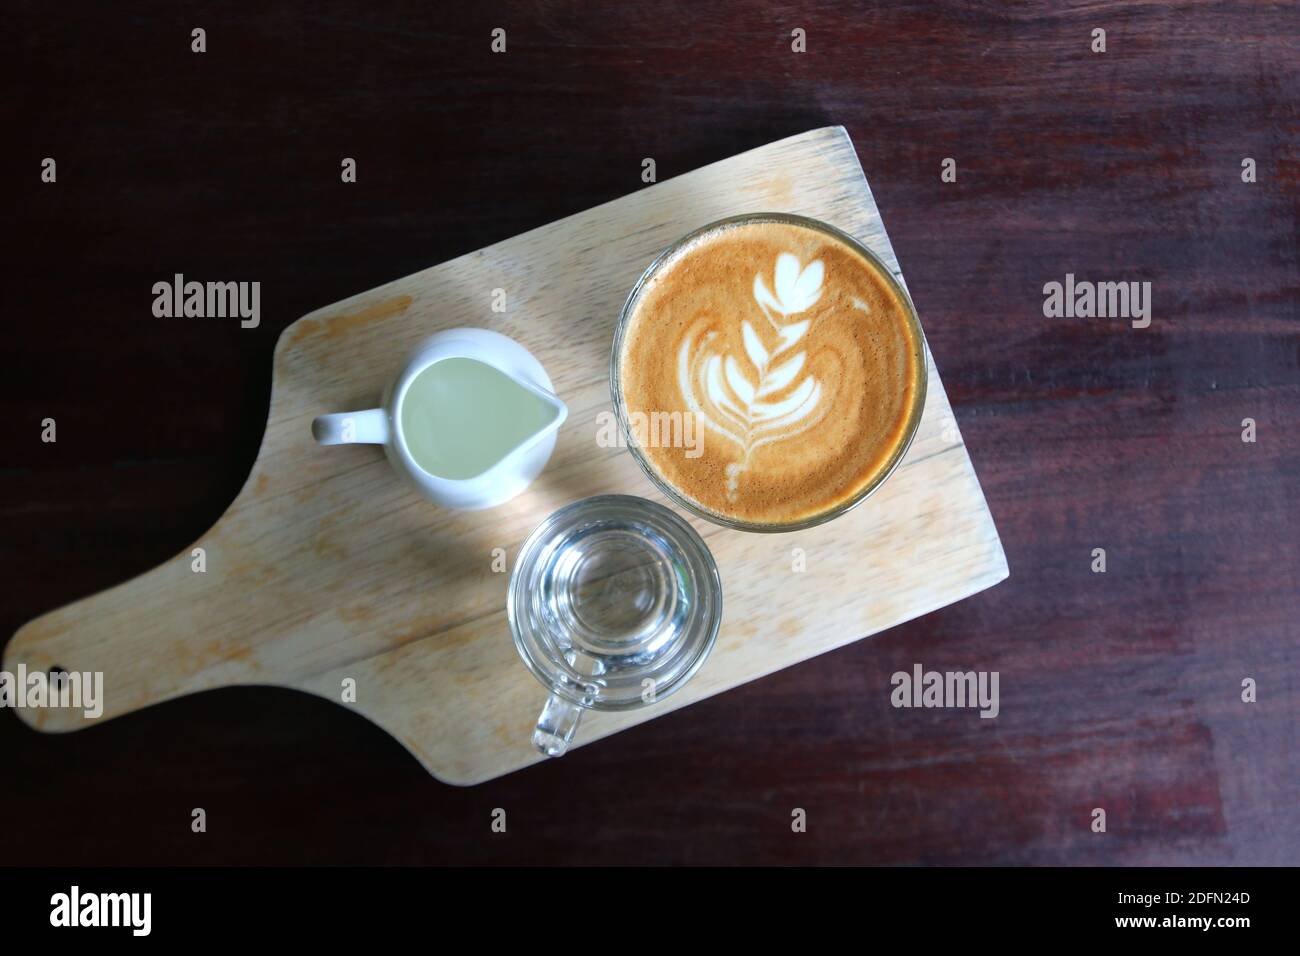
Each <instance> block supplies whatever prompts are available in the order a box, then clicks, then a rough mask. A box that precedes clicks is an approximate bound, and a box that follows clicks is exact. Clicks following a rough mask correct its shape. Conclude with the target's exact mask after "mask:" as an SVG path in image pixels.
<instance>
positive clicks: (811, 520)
mask: <svg viewBox="0 0 1300 956" xmlns="http://www.w3.org/2000/svg"><path fill="white" fill-rule="evenodd" d="M926 376H927V368H926V352H925V339H924V336H923V333H922V331H921V325H920V322H919V320H918V319H917V316H916V310H915V308H914V307H913V305H912V301H911V299H910V298H909V297H908V295H907V292H906V290H905V289H904V288H903V287H902V285H901V284H900V283H899V282H898V280H897V279H895V277H894V276H893V275H892V274H891V273H890V271H889V269H888V268H887V267H886V266H885V265H884V263H882V262H881V261H880V259H878V258H877V257H876V256H875V255H874V254H872V253H871V252H870V251H869V250H868V249H867V248H866V247H865V246H863V245H862V244H861V243H859V242H858V241H857V240H856V239H854V238H853V237H852V236H849V235H848V234H846V233H844V232H842V231H841V230H839V229H836V228H835V227H834V226H830V225H827V224H826V223H823V222H819V221H817V220H815V219H808V218H806V217H803V216H795V215H788V214H784V213H755V214H749V215H743V216H734V217H731V218H729V219H723V220H720V221H718V222H714V223H711V224H709V225H707V226H704V227H702V228H700V229H697V230H696V231H694V232H692V233H690V234H689V235H687V236H686V237H684V238H683V239H681V240H679V241H678V242H676V243H674V244H673V245H672V246H670V247H669V248H668V249H667V250H665V251H664V252H663V253H662V254H661V255H660V256H659V257H658V258H656V259H655V260H654V262H653V263H651V264H650V267H649V268H648V269H646V271H645V273H644V274H643V275H642V276H641V278H640V279H639V280H638V281H637V283H636V285H635V287H634V288H633V289H632V292H631V294H630V295H629V296H628V299H627V302H626V304H625V305H624V306H623V311H622V314H621V315H620V317H619V321H618V326H617V329H616V331H615V334H614V346H613V352H612V355H611V360H610V387H611V391H612V393H613V401H614V408H615V412H616V414H617V416H618V419H619V424H620V427H621V428H622V431H623V436H624V438H625V440H626V441H627V444H628V448H629V449H630V450H631V452H632V454H633V456H634V457H635V458H636V460H637V462H638V464H640V466H641V468H642V470H644V472H645V473H646V475H647V477H649V479H650V480H651V481H652V482H653V483H654V484H655V485H656V486H657V487H658V488H659V489H660V491H662V492H663V493H664V494H665V495H666V496H667V497H668V498H669V499H670V500H671V501H673V502H675V503H676V504H678V505H680V506H681V507H682V508H684V509H686V510H687V511H690V512H692V513H694V514H696V515H699V516H700V517H703V518H706V519H708V520H710V521H713V522H716V523H717V524H720V525H723V526H725V527H728V528H735V529H738V530H743V531H760V532H778V531H797V530H801V529H804V528H810V527H812V526H814V525H818V524H821V523H822V522H825V521H829V520H831V519H832V518H835V517H838V516H839V515H842V514H844V513H845V512H847V511H848V510H849V509H851V508H853V507H854V506H855V505H858V504H860V503H861V502H862V501H863V500H865V499H866V498H867V496H868V495H870V494H871V493H872V492H873V491H875V490H876V489H877V488H879V487H880V485H881V484H882V483H883V482H884V481H885V479H886V478H888V477H889V475H890V473H891V472H892V471H893V470H894V469H895V468H896V467H897V466H898V464H899V462H900V461H901V460H902V458H903V456H904V454H905V453H906V452H907V449H908V446H909V445H910V444H911V441H912V438H913V436H914V435H915V434H916V429H917V426H918V425H919V424H920V420H921V413H922V410H923V409H924V407H925V391H926Z"/></svg>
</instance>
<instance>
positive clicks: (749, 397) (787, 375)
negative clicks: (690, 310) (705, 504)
mask: <svg viewBox="0 0 1300 956" xmlns="http://www.w3.org/2000/svg"><path fill="white" fill-rule="evenodd" d="M824 272H825V269H824V268H823V266H822V263H821V260H817V261H815V262H812V263H809V265H807V266H806V267H802V268H801V267H800V263H799V259H798V257H797V256H794V255H791V254H790V253H788V252H783V253H781V254H780V255H779V256H777V259H776V272H775V279H776V282H775V284H774V288H775V290H776V294H775V295H774V294H773V293H772V292H770V291H768V288H767V285H766V283H764V281H763V276H762V274H761V273H760V274H759V275H756V276H754V301H755V302H756V303H757V305H758V308H759V311H760V312H761V313H762V315H763V317H764V318H765V319H766V320H767V323H768V325H769V326H770V327H771V330H772V332H774V333H775V336H776V341H775V345H774V347H772V348H771V349H769V348H768V347H767V346H766V345H764V340H763V338H762V337H761V336H760V335H759V334H758V331H757V330H756V329H755V328H754V326H753V325H752V324H750V322H749V320H748V319H742V320H741V323H740V333H741V341H742V343H743V344H744V354H743V355H741V356H737V355H732V354H729V353H728V354H722V353H721V352H719V351H718V349H717V346H718V335H717V333H716V332H707V333H705V334H704V335H703V336H702V337H701V338H700V339H699V341H698V342H697V341H696V340H695V339H694V337H693V336H690V335H688V336H687V337H686V338H685V339H684V340H683V342H682V345H681V349H680V350H679V351H678V354H677V381H678V384H679V386H680V387H681V391H682V398H683V399H684V400H685V402H686V406H687V408H688V410H689V411H690V412H692V413H693V414H695V415H696V416H698V419H699V421H700V422H702V423H703V424H704V426H705V427H706V428H708V429H709V430H711V431H712V432H714V433H716V434H718V435H721V436H722V437H724V438H726V439H727V440H728V441H731V442H734V443H735V444H736V445H737V446H738V447H739V448H740V451H741V457H740V461H738V462H735V463H733V464H730V465H728V466H727V497H728V498H730V499H732V500H734V499H735V497H736V489H737V486H738V484H739V481H740V476H741V474H742V473H743V472H744V471H745V469H746V468H748V467H749V460H750V456H751V455H752V454H753V452H754V450H755V449H757V448H759V447H761V446H763V445H766V444H768V443H770V442H775V441H780V440H782V439H785V438H790V437H792V436H794V435H797V434H799V433H800V432H803V431H806V430H807V429H809V428H811V427H812V426H813V425H815V424H816V423H817V421H818V419H819V418H820V417H821V414H822V412H823V411H824V409H823V408H822V407H821V406H820V401H821V397H822V386H821V383H820V382H819V381H817V379H816V378H815V377H813V376H812V375H808V376H806V377H804V378H803V379H800V378H799V375H800V373H801V372H802V371H803V370H804V365H805V364H806V362H807V359H808V355H807V352H805V351H803V350H799V351H794V348H795V346H797V345H798V344H799V342H800V340H802V339H803V337H804V336H805V335H806V334H807V332H808V329H809V328H810V327H811V325H812V320H811V319H803V320H801V321H794V322H792V321H790V318H791V316H796V315H799V314H800V313H803V312H807V311H808V310H809V309H811V308H812V307H813V306H814V305H816V304H817V300H818V299H820V298H821V294H822V278H823V275H824ZM778 317H779V318H778ZM760 328H761V323H760ZM768 338H769V340H770V339H771V336H769V337H768Z"/></svg>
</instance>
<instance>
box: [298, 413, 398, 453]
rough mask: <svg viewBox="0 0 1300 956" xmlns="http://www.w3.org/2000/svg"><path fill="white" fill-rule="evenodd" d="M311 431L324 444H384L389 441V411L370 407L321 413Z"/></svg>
mask: <svg viewBox="0 0 1300 956" xmlns="http://www.w3.org/2000/svg"><path fill="white" fill-rule="evenodd" d="M311 433H312V437H314V438H315V439H316V441H317V442H319V443H320V444H322V445H352V444H362V445H382V444H384V443H385V442H386V441H388V412H386V411H385V410H384V409H382V408H369V409H366V410H365V411H363V412H339V413H337V414H334V415H321V416H319V417H318V418H317V419H316V420H315V421H314V422H312V423H311Z"/></svg>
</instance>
